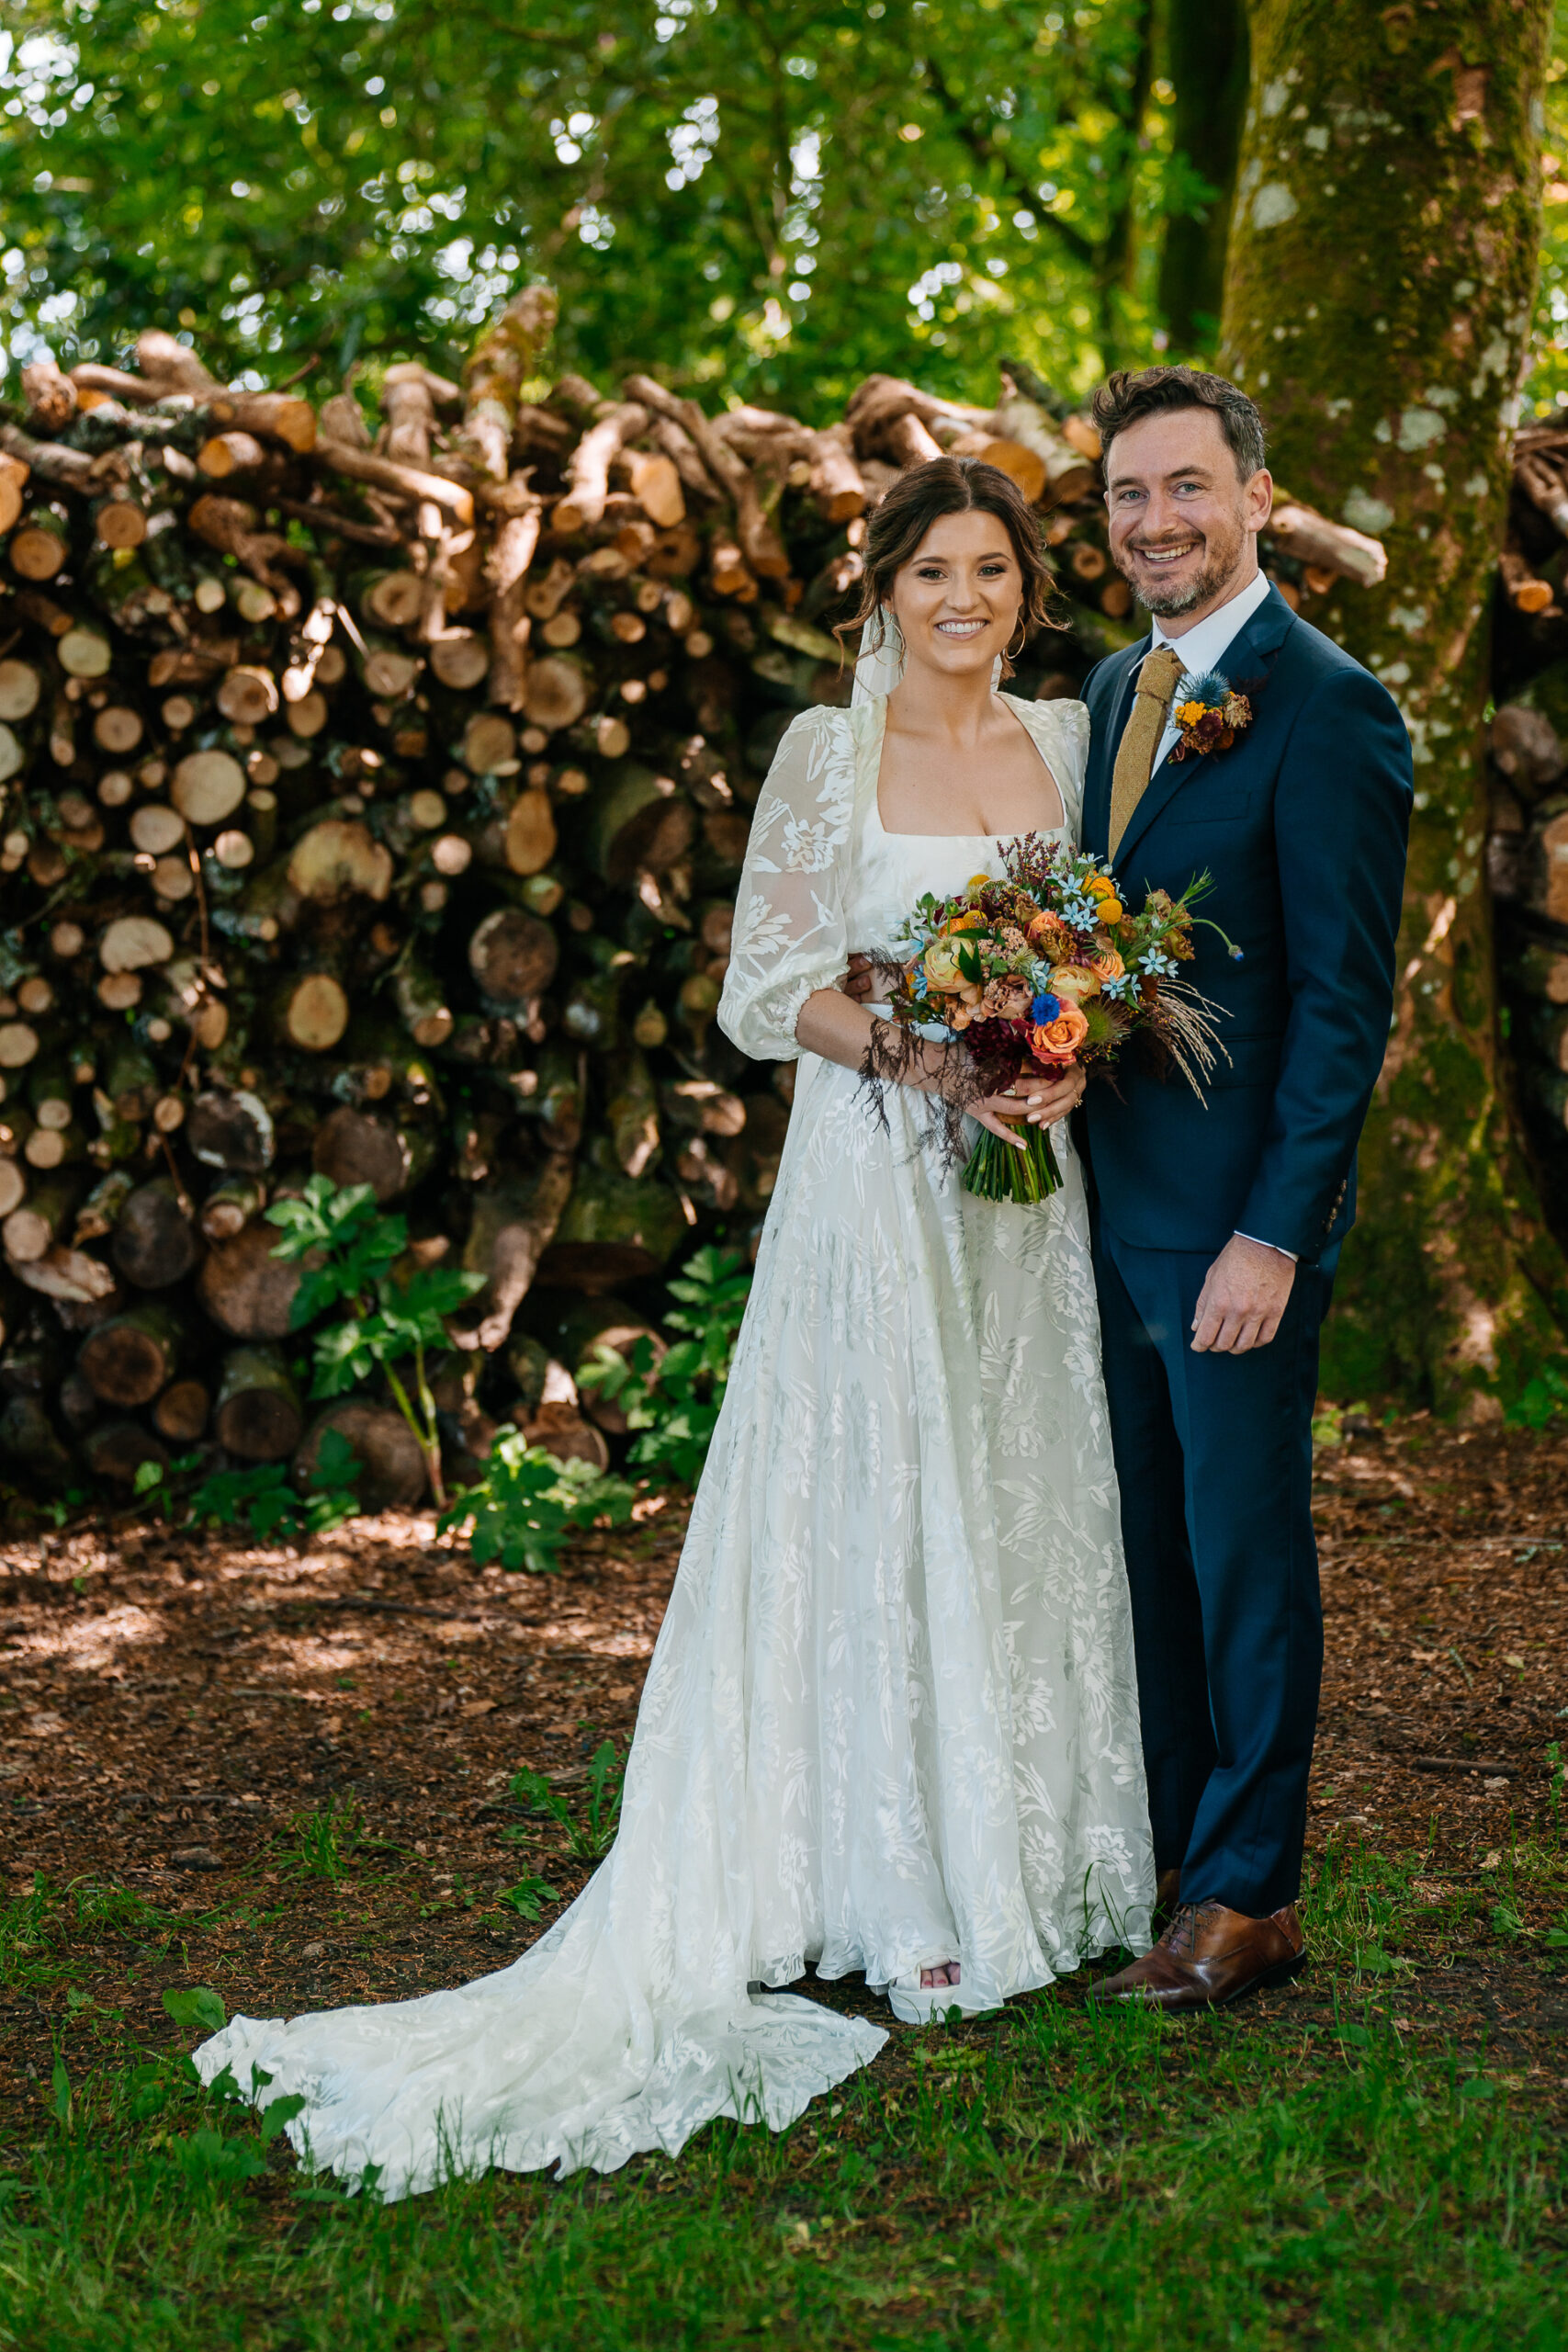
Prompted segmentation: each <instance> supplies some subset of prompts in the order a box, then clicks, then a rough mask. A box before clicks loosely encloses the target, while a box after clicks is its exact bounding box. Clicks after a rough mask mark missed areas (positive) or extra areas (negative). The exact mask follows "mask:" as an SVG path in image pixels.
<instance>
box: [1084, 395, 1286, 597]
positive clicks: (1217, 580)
mask: <svg viewBox="0 0 1568 2352" xmlns="http://www.w3.org/2000/svg"><path fill="white" fill-rule="evenodd" d="M1272 492H1273V485H1272V483H1271V482H1270V481H1269V476H1268V474H1267V473H1266V472H1263V471H1262V470H1259V471H1258V472H1257V473H1255V474H1253V475H1251V476H1249V477H1248V478H1247V479H1246V480H1243V478H1242V476H1241V475H1240V473H1239V472H1238V471H1237V469H1236V462H1235V458H1234V457H1233V456H1232V454H1231V450H1230V447H1229V444H1228V443H1227V442H1226V440H1225V437H1224V431H1223V430H1222V428H1221V425H1220V423H1219V420H1218V418H1217V417H1216V416H1215V415H1214V414H1213V413H1212V412H1211V411H1209V410H1207V409H1192V408H1189V409H1177V410H1171V411H1168V412H1166V413H1159V414H1156V415H1154V416H1147V417H1144V418H1142V419H1140V421H1139V422H1138V423H1137V424H1132V425H1128V426H1127V427H1126V428H1125V429H1124V430H1123V431H1122V432H1121V433H1119V434H1118V435H1116V438H1115V439H1114V441H1113V442H1112V443H1111V451H1110V455H1109V458H1108V460H1107V480H1106V489H1105V500H1106V505H1107V507H1108V509H1109V512H1110V522H1111V557H1112V560H1114V562H1115V564H1116V568H1117V570H1118V571H1120V572H1121V573H1122V576H1123V577H1124V578H1125V579H1127V580H1128V581H1130V582H1132V585H1133V588H1134V591H1135V593H1136V594H1137V597H1138V600H1139V602H1140V603H1141V604H1142V605H1143V606H1144V607H1145V611H1147V612H1151V613H1154V614H1156V615H1157V616H1158V617H1159V618H1160V619H1161V620H1162V621H1164V622H1166V623H1170V622H1174V621H1178V620H1179V621H1180V622H1181V623H1182V624H1183V625H1184V627H1186V628H1191V627H1192V626H1193V625H1194V624H1195V623H1196V622H1198V621H1200V620H1201V619H1202V618H1203V616H1204V615H1205V614H1206V613H1210V612H1213V610H1214V608H1215V606H1216V605H1223V604H1224V603H1226V602H1227V601H1228V600H1229V598H1230V597H1232V596H1234V595H1235V594H1236V592H1237V590H1238V589H1240V588H1243V587H1245V586H1246V584H1247V581H1248V580H1249V579H1250V578H1251V577H1252V575H1253V573H1254V572H1255V571H1256V570H1257V568H1258V558H1257V534H1258V529H1259V528H1260V526H1262V524H1263V523H1265V522H1266V521H1267V520H1268V517H1269V502H1270V500H1271V497H1272ZM1180 633H1181V632H1180V630H1179V629H1169V628H1168V634H1170V635H1176V636H1179V635H1180Z"/></svg>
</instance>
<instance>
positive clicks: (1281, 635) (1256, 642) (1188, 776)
mask: <svg viewBox="0 0 1568 2352" xmlns="http://www.w3.org/2000/svg"><path fill="white" fill-rule="evenodd" d="M1294 621H1295V615H1294V614H1293V613H1292V610H1291V608H1290V606H1289V605H1287V604H1286V602H1285V600H1284V598H1283V596H1281V595H1280V592H1279V590H1278V589H1277V588H1270V590H1269V594H1268V595H1267V596H1265V598H1264V599H1263V602H1262V603H1261V604H1260V605H1258V610H1257V611H1256V612H1255V613H1254V614H1253V615H1252V616H1251V618H1250V619H1249V620H1248V621H1247V624H1246V626H1245V628H1240V629H1238V630H1237V631H1236V634H1235V637H1234V638H1233V639H1232V640H1231V642H1230V645H1229V646H1228V647H1227V649H1226V650H1225V654H1224V676H1225V677H1227V678H1229V679H1231V680H1232V681H1233V682H1235V681H1237V680H1240V679H1243V678H1247V677H1251V676H1255V675H1256V674H1257V672H1258V666H1259V665H1260V664H1261V663H1263V662H1269V661H1271V660H1272V658H1273V656H1274V655H1275V654H1276V653H1277V652H1278V651H1279V650H1280V645H1281V644H1282V643H1283V641H1284V639H1285V637H1286V635H1287V634H1288V632H1289V631H1290V629H1291V628H1292V626H1293V624H1294ZM1180 650H1181V648H1180V645H1179V643H1178V646H1177V651H1178V652H1179V651H1180ZM1120 740H1121V737H1120V734H1118V737H1117V741H1120ZM1210 756H1211V758H1212V757H1213V756H1214V755H1213V754H1211V755H1210ZM1218 756H1219V757H1221V758H1228V757H1231V756H1232V754H1230V753H1224V752H1222V753H1220V754H1219V755H1218ZM1114 758H1115V753H1114V752H1112V753H1111V759H1112V761H1114ZM1209 766H1210V760H1209V759H1192V760H1171V759H1166V760H1162V761H1161V762H1160V763H1159V765H1158V767H1156V770H1155V772H1154V774H1153V775H1152V776H1151V777H1150V778H1149V786H1148V790H1147V791H1146V792H1145V795H1144V797H1143V798H1142V799H1141V800H1140V801H1139V803H1138V805H1137V807H1136V808H1135V809H1134V811H1133V814H1132V816H1131V818H1130V819H1129V820H1128V824H1127V830H1126V831H1125V832H1124V833H1123V834H1122V839H1121V841H1120V842H1118V843H1117V846H1116V865H1117V868H1118V870H1119V871H1122V872H1125V860H1126V857H1127V855H1128V853H1129V852H1130V851H1131V850H1134V849H1135V848H1136V847H1137V845H1138V843H1139V842H1140V841H1141V840H1142V839H1143V837H1144V835H1145V833H1146V832H1147V831H1148V830H1149V827H1150V826H1151V825H1152V824H1153V823H1154V821H1155V819H1156V817H1157V816H1158V815H1159V813H1160V811H1161V810H1162V809H1165V808H1167V807H1168V804H1169V803H1170V802H1171V801H1172V800H1174V799H1175V797H1176V796H1177V794H1178V793H1179V791H1180V789H1181V787H1182V786H1183V785H1184V784H1190V783H1192V782H1193V781H1194V780H1195V779H1197V778H1198V777H1200V776H1206V775H1207V774H1208V772H1209ZM1107 805H1108V808H1109V804H1107Z"/></svg>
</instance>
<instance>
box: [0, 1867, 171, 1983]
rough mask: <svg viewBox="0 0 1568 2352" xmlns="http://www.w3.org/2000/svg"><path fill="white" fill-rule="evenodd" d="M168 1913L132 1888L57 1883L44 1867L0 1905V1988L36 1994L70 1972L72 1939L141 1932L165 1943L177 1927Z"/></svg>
mask: <svg viewBox="0 0 1568 2352" xmlns="http://www.w3.org/2000/svg"><path fill="white" fill-rule="evenodd" d="M174 1927H175V1922H174V1921H173V1920H172V1919H170V1918H169V1917H167V1915H166V1914H164V1913H163V1912H161V1911H158V1910H155V1909H154V1908H153V1906H152V1904H150V1903H148V1902H147V1901H146V1900H145V1898H144V1897H143V1896H141V1895H140V1894H134V1893H132V1891H131V1889H130V1887H128V1886H116V1885H114V1884H113V1883H111V1882H108V1881H105V1880H101V1879H77V1880H74V1881H73V1883H71V1884H70V1885H69V1886H66V1887H59V1886H56V1885H55V1884H54V1883H52V1882H51V1880H49V1879H48V1878H46V1877H45V1876H44V1875H43V1873H42V1872H41V1871H39V1872H37V1873H35V1875H34V1879H33V1883H32V1887H31V1890H30V1891H29V1892H28V1894H16V1895H12V1896H10V1897H8V1898H7V1899H6V1901H5V1902H3V1903H0V1992H6V1993H10V1994H18V1993H23V1992H26V1993H30V1994H33V1995H35V1996H36V1995H38V1994H39V1993H40V1992H42V1991H43V1990H44V1989H45V1988H46V1987H48V1986H50V1985H55V1984H57V1983H58V1981H59V1980H60V1978H61V1977H62V1975H63V1974H65V1973H68V1962H67V1959H66V1955H67V1953H68V1951H69V1949H70V1947H71V1945H72V1944H73V1942H93V1943H96V1942H97V1941H98V1940H100V1939H102V1938H104V1937H106V1936H138V1937H140V1938H141V1939H142V1940H143V1941H144V1942H147V1943H158V1942H162V1941H163V1940H164V1939H165V1938H166V1937H167V1936H168V1935H169V1934H170V1933H171V1932H172V1931H173V1929H174Z"/></svg>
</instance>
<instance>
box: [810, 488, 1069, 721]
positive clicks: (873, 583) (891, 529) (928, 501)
mask: <svg viewBox="0 0 1568 2352" xmlns="http://www.w3.org/2000/svg"><path fill="white" fill-rule="evenodd" d="M976 514H977V515H995V516H996V518H997V520H998V523H1000V524H1001V526H1002V527H1003V528H1004V530H1005V531H1006V532H1007V535H1008V537H1009V538H1010V541H1011V542H1012V551H1013V553H1014V555H1015V556H1016V557H1017V558H1018V568H1019V571H1021V573H1022V575H1023V611H1022V619H1023V627H1024V641H1025V643H1027V642H1028V639H1029V638H1030V637H1031V636H1032V634H1033V632H1034V630H1035V629H1037V628H1061V627H1063V623H1062V622H1060V621H1059V620H1057V619H1056V617H1055V614H1054V613H1053V611H1052V605H1053V603H1054V601H1055V589H1056V582H1055V575H1054V574H1053V572H1052V571H1051V567H1050V565H1049V564H1048V563H1047V562H1046V560H1045V548H1044V542H1043V539H1042V537H1041V535H1040V524H1039V520H1038V518H1037V517H1036V515H1035V513H1034V510H1033V508H1032V506H1031V505H1030V503H1029V502H1028V500H1027V499H1026V498H1025V497H1024V495H1023V492H1021V490H1020V488H1019V486H1018V484H1017V483H1016V482H1015V481H1013V480H1012V478H1011V476H1010V475H1009V474H1004V473H1003V471H1002V470H1001V468H1000V467H999V466H988V465H987V464H986V462H985V460H984V459H983V458H928V459H927V461H926V463H925V464H924V465H923V466H911V467H910V468H909V469H908V472H907V473H902V474H900V475H899V477H898V479H897V481H896V482H895V483H894V484H893V486H892V488H891V489H890V490H889V491H888V492H887V494H886V497H885V498H884V499H883V501H882V503H881V504H880V505H879V506H877V507H874V509H873V511H872V513H871V515H870V517H869V519H868V520H867V523H866V526H865V542H864V546H863V551H862V555H863V562H864V565H865V572H864V576H863V580H862V582H861V596H860V606H859V609H858V610H857V611H856V612H855V613H853V614H852V616H851V617H850V619H848V620H847V621H840V624H839V626H838V627H837V628H835V630H834V631H833V634H834V636H835V637H836V638H837V639H839V642H840V647H842V645H843V641H844V639H845V638H846V637H847V636H849V635H851V634H852V632H853V631H854V630H855V629H860V630H862V631H864V628H865V627H866V624H867V623H868V622H869V621H871V620H873V619H874V618H875V617H876V616H878V615H879V614H880V613H881V611H882V608H883V606H884V605H886V603H887V601H888V599H889V598H890V597H891V595H892V593H893V582H894V579H895V577H896V575H897V573H898V572H899V571H902V570H903V568H904V566H905V564H907V563H908V562H909V561H910V560H911V559H912V558H913V557H914V556H915V555H917V554H918V553H919V548H920V544H921V542H922V540H923V539H924V538H925V536H926V533H927V532H928V531H929V530H930V529H931V525H932V524H933V523H939V522H940V521H941V520H942V516H943V515H976ZM861 644H862V650H865V639H864V636H862V639H861ZM1020 650H1022V649H1021V648H1020ZM1002 675H1003V677H1004V678H1010V677H1011V675H1012V663H1011V662H1010V660H1009V659H1008V656H1007V655H1006V654H1005V653H1004V654H1003V656H1002Z"/></svg>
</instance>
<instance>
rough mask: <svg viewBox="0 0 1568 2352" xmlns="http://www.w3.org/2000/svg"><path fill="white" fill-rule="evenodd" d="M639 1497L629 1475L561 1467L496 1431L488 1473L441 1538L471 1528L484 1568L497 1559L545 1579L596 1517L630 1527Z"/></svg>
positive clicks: (580, 1465)
mask: <svg viewBox="0 0 1568 2352" xmlns="http://www.w3.org/2000/svg"><path fill="white" fill-rule="evenodd" d="M636 1495H637V1489H636V1488H635V1487H630V1486H628V1485H627V1483H626V1480H625V1479H624V1478H616V1477H614V1476H611V1475H610V1474H609V1473H608V1472H606V1471H604V1470H600V1469H597V1468H596V1467H595V1466H594V1464H592V1463H591V1462H562V1461H561V1460H560V1459H559V1458H558V1456H557V1455H556V1454H553V1453H547V1452H546V1450H545V1448H544V1447H543V1446H542V1445H530V1444H529V1443H528V1442H527V1440H526V1438H525V1437H524V1436H523V1435H522V1434H521V1432H520V1431H519V1430H514V1429H513V1428H511V1427H507V1428H503V1429H501V1430H497V1431H496V1434H495V1439H494V1442H493V1443H492V1444H491V1450H490V1458H489V1460H488V1461H487V1462H486V1464H485V1473H484V1476H483V1477H482V1478H481V1479H480V1480H479V1482H478V1484H477V1485H475V1486H472V1487H464V1489H463V1491H462V1493H461V1494H459V1495H458V1496H457V1498H456V1499H455V1500H454V1501H453V1502H452V1503H451V1504H450V1505H449V1506H448V1507H447V1509H446V1510H444V1511H443V1512H442V1514H441V1517H440V1519H439V1520H438V1521H437V1522H436V1527H437V1532H439V1533H441V1534H443V1535H445V1534H446V1533H447V1532H449V1531H450V1530H454V1529H456V1530H459V1531H460V1530H461V1529H463V1528H465V1527H471V1529H472V1533H471V1534H470V1536H469V1542H468V1548H469V1550H470V1551H471V1552H472V1554H473V1556H474V1558H475V1559H476V1560H477V1561H478V1562H479V1566H481V1567H484V1566H487V1565H488V1563H489V1562H490V1561H491V1560H499V1561H500V1562H501V1565H502V1567H503V1568H525V1569H526V1570H527V1571H528V1572H529V1574H530V1575H532V1576H545V1575H547V1574H549V1572H550V1571H551V1570H552V1569H554V1568H556V1567H558V1566H559V1555H560V1548H561V1545H562V1544H565V1543H567V1542H569V1541H570V1538H571V1537H572V1536H573V1535H577V1534H581V1533H582V1532H583V1531H584V1530H585V1529H587V1528H590V1527H592V1525H593V1523H594V1521H596V1520H601V1519H607V1520H608V1521H609V1522H610V1524H611V1526H612V1527H621V1526H624V1525H625V1523H626V1521H627V1520H628V1519H629V1518H630V1517H631V1514H632V1504H633V1502H634V1500H635V1499H636Z"/></svg>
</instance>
